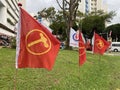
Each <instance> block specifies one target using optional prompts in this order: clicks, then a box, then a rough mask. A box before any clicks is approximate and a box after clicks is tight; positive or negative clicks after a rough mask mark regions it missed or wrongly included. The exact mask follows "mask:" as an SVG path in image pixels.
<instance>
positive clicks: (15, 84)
mask: <svg viewBox="0 0 120 90" xmlns="http://www.w3.org/2000/svg"><path fill="white" fill-rule="evenodd" d="M18 7H19V8H20V7H22V4H21V3H18ZM17 73H18V68H16V69H15V75H14V90H16V88H17Z"/></svg>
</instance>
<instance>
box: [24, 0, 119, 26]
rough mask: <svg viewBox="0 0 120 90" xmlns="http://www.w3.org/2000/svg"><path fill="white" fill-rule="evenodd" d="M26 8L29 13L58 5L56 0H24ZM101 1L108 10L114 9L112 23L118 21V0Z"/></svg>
mask: <svg viewBox="0 0 120 90" xmlns="http://www.w3.org/2000/svg"><path fill="white" fill-rule="evenodd" d="M26 1H27V2H26V9H27V11H28V12H29V13H37V12H38V11H40V10H42V9H44V8H48V7H50V6H54V7H58V5H57V3H56V0H26ZM103 3H107V4H108V12H109V11H116V14H117V15H116V16H115V17H114V18H113V20H112V23H110V24H115V23H120V0H103Z"/></svg>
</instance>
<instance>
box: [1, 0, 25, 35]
mask: <svg viewBox="0 0 120 90" xmlns="http://www.w3.org/2000/svg"><path fill="white" fill-rule="evenodd" d="M23 1H24V2H23ZM25 1H26V0H0V34H5V35H8V36H15V32H14V27H15V25H16V23H17V22H18V18H19V7H18V5H17V4H18V2H21V3H22V5H23V8H25Z"/></svg>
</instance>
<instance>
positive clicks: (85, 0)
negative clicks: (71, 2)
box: [79, 0, 107, 14]
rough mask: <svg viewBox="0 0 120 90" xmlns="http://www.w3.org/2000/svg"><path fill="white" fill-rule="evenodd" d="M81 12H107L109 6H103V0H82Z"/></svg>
mask: <svg viewBox="0 0 120 90" xmlns="http://www.w3.org/2000/svg"><path fill="white" fill-rule="evenodd" d="M79 10H80V11H81V12H83V13H85V14H88V13H91V12H96V11H97V10H103V11H104V12H107V5H106V4H103V0H81V2H80V4H79Z"/></svg>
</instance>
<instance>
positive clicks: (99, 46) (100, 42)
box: [93, 33, 110, 54]
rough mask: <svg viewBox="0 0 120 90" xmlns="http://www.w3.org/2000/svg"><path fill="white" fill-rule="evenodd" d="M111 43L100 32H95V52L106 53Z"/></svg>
mask: <svg viewBox="0 0 120 90" xmlns="http://www.w3.org/2000/svg"><path fill="white" fill-rule="evenodd" d="M109 45H110V43H109V42H107V41H106V40H105V39H104V38H102V37H100V36H99V35H98V34H96V33H94V46H93V53H99V54H104V52H105V51H106V50H107V48H108V47H109Z"/></svg>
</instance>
